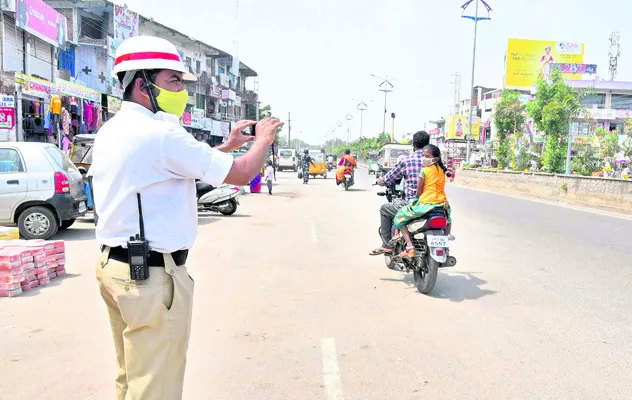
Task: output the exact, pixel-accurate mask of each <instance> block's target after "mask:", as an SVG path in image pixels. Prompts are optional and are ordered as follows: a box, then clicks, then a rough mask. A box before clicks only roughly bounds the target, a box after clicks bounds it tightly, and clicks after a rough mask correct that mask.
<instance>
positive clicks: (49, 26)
mask: <svg viewBox="0 0 632 400" xmlns="http://www.w3.org/2000/svg"><path fill="white" fill-rule="evenodd" d="M15 25H16V26H17V27H18V28H20V29H24V30H25V31H27V32H28V33H30V34H32V35H35V36H37V37H38V38H40V39H42V40H43V41H45V42H47V43H50V44H51V45H53V46H55V47H61V46H64V45H65V44H66V37H67V32H68V27H67V25H68V22H67V20H66V17H64V16H63V15H61V14H60V13H58V12H57V11H55V9H54V8H52V7H51V6H49V5H48V4H46V3H44V2H43V1H42V0H16V1H15Z"/></svg>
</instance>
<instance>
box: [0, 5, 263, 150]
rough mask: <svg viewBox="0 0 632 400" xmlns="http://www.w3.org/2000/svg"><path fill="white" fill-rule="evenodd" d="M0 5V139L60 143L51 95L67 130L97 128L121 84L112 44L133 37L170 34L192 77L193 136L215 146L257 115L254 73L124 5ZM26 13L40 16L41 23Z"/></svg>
mask: <svg viewBox="0 0 632 400" xmlns="http://www.w3.org/2000/svg"><path fill="white" fill-rule="evenodd" d="M0 5H2V17H3V18H2V24H1V30H0V35H1V36H2V37H1V39H2V54H1V56H0V58H1V61H2V65H1V67H2V68H1V72H0V89H1V91H0V95H2V101H1V104H0V107H1V108H2V109H1V110H0V116H2V117H1V118H0V140H20V141H21V140H26V141H48V142H51V143H57V144H61V137H62V136H63V135H59V134H58V132H57V131H58V130H59V129H60V125H59V124H57V123H56V122H57V120H56V119H55V117H54V116H53V118H51V116H50V114H49V109H50V103H51V97H52V96H55V95H58V96H60V97H62V100H63V102H64V104H65V105H66V108H68V110H69V111H70V113H71V121H72V122H71V125H70V129H69V130H70V134H71V135H73V134H78V133H96V132H97V131H98V129H99V127H100V125H101V124H102V123H103V122H104V121H107V120H108V119H109V118H111V117H112V116H113V115H114V114H116V112H117V111H118V110H119V109H120V106H121V102H122V96H123V93H122V90H121V88H120V85H119V83H118V82H117V80H116V79H112V78H111V77H110V71H111V70H112V68H113V66H114V56H115V53H116V48H117V47H118V45H120V43H121V42H122V41H123V40H125V39H126V38H128V37H131V36H137V35H155V36H160V37H166V38H168V40H170V41H171V42H172V43H174V45H176V47H177V48H178V50H179V51H180V55H181V56H182V59H183V61H184V62H185V64H186V65H187V66H188V68H189V70H190V72H192V73H193V74H195V75H196V76H197V77H198V82H196V83H192V84H190V85H189V86H188V87H187V89H188V90H189V94H190V96H189V102H188V103H189V104H188V105H187V110H186V113H185V115H184V117H183V118H182V121H181V122H182V125H183V126H184V127H185V128H186V129H187V130H188V131H189V132H191V134H193V135H194V136H195V137H196V138H197V139H198V140H203V141H206V142H207V143H209V144H211V145H216V144H218V143H221V142H222V141H223V140H225V138H226V137H227V135H228V133H229V132H230V127H231V124H233V123H234V122H235V121H237V120H239V119H243V118H250V119H257V115H258V95H257V81H256V79H257V73H256V72H255V71H254V70H252V69H251V68H249V67H248V66H246V65H245V64H244V63H241V62H240V61H239V60H237V59H236V58H235V57H233V56H231V55H230V54H229V53H226V52H224V51H221V50H219V49H217V48H214V47H212V46H210V45H208V44H206V43H203V42H201V41H198V40H196V39H193V38H191V37H189V36H188V35H185V34H183V33H181V32H178V31H176V30H174V29H172V28H169V27H167V26H165V25H162V24H160V23H158V22H156V21H154V20H153V19H151V18H145V17H143V16H141V15H139V14H138V13H136V12H134V11H133V10H129V9H128V8H127V7H124V6H118V5H115V4H113V3H110V2H108V1H93V0H86V1H43V0H19V1H18V2H17V7H16V2H14V1H11V0H0ZM29 13H36V14H37V15H38V16H43V18H44V21H43V23H41V24H40V23H38V21H37V18H29ZM25 15H26V16H25ZM55 26H56V27H57V28H51V27H55ZM11 109H12V110H13V111H11ZM3 119H4V120H5V121H4V122H3V121H2V120H3ZM7 119H10V120H11V122H10V123H9V122H7ZM64 133H65V132H64Z"/></svg>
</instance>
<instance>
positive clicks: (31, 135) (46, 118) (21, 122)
mask: <svg viewBox="0 0 632 400" xmlns="http://www.w3.org/2000/svg"><path fill="white" fill-rule="evenodd" d="M15 91H16V92H15V107H16V108H15V113H16V124H17V128H18V129H17V136H16V139H17V140H18V141H25V142H51V143H55V139H54V132H53V124H51V118H50V114H49V109H50V100H51V97H52V96H53V95H54V94H56V93H57V87H56V86H55V84H54V83H53V82H50V81H47V80H44V79H40V78H36V77H34V76H30V75H26V74H22V73H20V72H16V73H15Z"/></svg>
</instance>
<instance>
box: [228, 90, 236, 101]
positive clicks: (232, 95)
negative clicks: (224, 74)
mask: <svg viewBox="0 0 632 400" xmlns="http://www.w3.org/2000/svg"><path fill="white" fill-rule="evenodd" d="M228 100H232V101H236V100H237V93H235V92H234V91H232V90H229V91H228Z"/></svg>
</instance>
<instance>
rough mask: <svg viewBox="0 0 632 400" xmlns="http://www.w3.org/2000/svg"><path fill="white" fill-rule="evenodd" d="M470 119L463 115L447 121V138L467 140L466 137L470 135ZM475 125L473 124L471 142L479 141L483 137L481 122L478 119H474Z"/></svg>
mask: <svg viewBox="0 0 632 400" xmlns="http://www.w3.org/2000/svg"><path fill="white" fill-rule="evenodd" d="M469 120H470V117H469V116H467V117H466V116H463V115H454V116H452V117H450V118H448V121H447V128H448V129H447V132H446V136H445V138H446V139H448V140H450V139H461V140H465V138H466V135H469V133H470V123H469ZM473 121H474V123H473V124H472V136H474V137H473V138H471V140H479V138H480V136H481V121H480V118H478V117H473Z"/></svg>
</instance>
